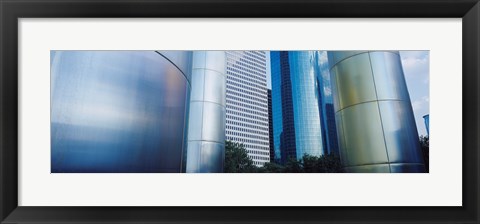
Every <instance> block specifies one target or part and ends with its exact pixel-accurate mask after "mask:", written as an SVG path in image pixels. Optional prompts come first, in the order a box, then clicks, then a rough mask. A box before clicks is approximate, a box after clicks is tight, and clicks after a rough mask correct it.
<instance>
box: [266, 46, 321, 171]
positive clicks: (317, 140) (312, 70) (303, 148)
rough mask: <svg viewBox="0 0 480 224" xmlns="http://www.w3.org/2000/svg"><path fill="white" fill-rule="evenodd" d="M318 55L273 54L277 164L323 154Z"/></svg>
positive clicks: (309, 53)
mask: <svg viewBox="0 0 480 224" xmlns="http://www.w3.org/2000/svg"><path fill="white" fill-rule="evenodd" d="M318 56H319V55H318V52H316V51H288V52H287V51H272V52H270V60H271V74H272V112H273V140H274V150H275V160H277V161H280V162H282V163H285V162H286V161H287V160H288V159H289V158H292V159H300V158H302V157H303V155H304V154H309V155H312V156H321V155H323V154H324V146H323V142H322V131H321V122H320V108H321V107H320V104H319V101H320V90H319V88H320V83H319V82H318V76H319V64H318V59H319V58H318Z"/></svg>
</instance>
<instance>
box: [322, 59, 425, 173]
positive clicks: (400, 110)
mask: <svg viewBox="0 0 480 224" xmlns="http://www.w3.org/2000/svg"><path fill="white" fill-rule="evenodd" d="M328 59H329V64H330V73H331V80H332V90H333V98H334V105H335V106H334V107H335V116H336V122H337V132H338V138H339V148H340V157H341V160H342V163H343V165H344V169H345V172H361V173H365V172H380V173H389V172H392V173H395V172H425V166H424V163H423V158H422V153H421V149H420V144H419V137H418V132H417V128H416V125H415V120H414V115H413V110H412V105H411V102H410V97H409V93H408V89H407V85H406V82H405V77H404V74H403V68H402V64H401V60H400V55H399V53H398V52H396V51H330V52H328Z"/></svg>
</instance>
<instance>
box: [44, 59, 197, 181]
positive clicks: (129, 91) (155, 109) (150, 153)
mask: <svg viewBox="0 0 480 224" xmlns="http://www.w3.org/2000/svg"><path fill="white" fill-rule="evenodd" d="M51 56H52V59H51V171H52V172H53V173H58V172H83V173H90V172H181V167H182V158H183V150H184V147H185V146H184V145H185V144H186V141H185V139H186V138H185V137H184V136H185V135H186V125H187V123H186V118H187V117H186V115H187V113H186V112H187V109H188V95H189V94H190V93H189V92H190V84H189V81H190V80H187V78H188V77H190V74H189V73H190V67H189V66H191V63H190V61H191V52H186V51H172V52H168V53H167V54H162V53H161V52H155V51H53V52H52V54H51ZM169 57H170V58H169ZM167 59H168V60H167ZM173 63H178V64H173Z"/></svg>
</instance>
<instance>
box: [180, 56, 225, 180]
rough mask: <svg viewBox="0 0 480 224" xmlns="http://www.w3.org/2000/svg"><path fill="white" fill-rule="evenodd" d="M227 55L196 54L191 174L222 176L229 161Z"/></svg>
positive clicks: (189, 157)
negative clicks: (226, 144)
mask: <svg viewBox="0 0 480 224" xmlns="http://www.w3.org/2000/svg"><path fill="white" fill-rule="evenodd" d="M225 88H226V59H225V52H224V51H195V52H194V53H193V67H192V94H191V97H190V115H189V129H188V149H187V164H186V172H187V173H221V172H223V163H224V159H225V119H226V118H225V103H226V102H225V97H226V96H225V94H226V92H225Z"/></svg>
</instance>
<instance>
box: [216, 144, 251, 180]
mask: <svg viewBox="0 0 480 224" xmlns="http://www.w3.org/2000/svg"><path fill="white" fill-rule="evenodd" d="M223 169H224V173H252V172H256V169H257V167H256V166H255V165H253V161H252V160H251V159H250V158H248V154H247V151H246V150H245V146H244V145H243V144H240V143H237V142H232V141H226V142H225V164H224V167H223Z"/></svg>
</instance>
